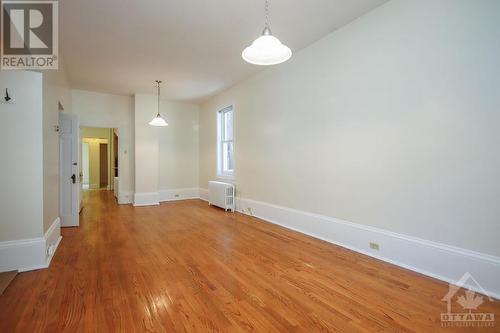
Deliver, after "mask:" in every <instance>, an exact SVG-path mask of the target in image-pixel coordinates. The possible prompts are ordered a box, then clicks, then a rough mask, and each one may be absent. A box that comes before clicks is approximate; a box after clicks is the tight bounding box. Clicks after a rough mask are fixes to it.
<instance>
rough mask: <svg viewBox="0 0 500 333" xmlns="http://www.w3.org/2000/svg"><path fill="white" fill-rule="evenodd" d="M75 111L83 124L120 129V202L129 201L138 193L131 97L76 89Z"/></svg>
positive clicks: (74, 91)
mask: <svg viewBox="0 0 500 333" xmlns="http://www.w3.org/2000/svg"><path fill="white" fill-rule="evenodd" d="M72 98H73V110H72V112H73V113H75V114H78V115H79V117H80V126H82V127H108V128H116V129H117V130H118V146H119V147H118V154H119V156H118V168H119V173H120V174H119V179H120V180H119V181H120V185H119V189H120V193H119V202H120V203H128V202H131V200H132V193H133V192H134V136H133V133H134V129H133V124H134V121H133V116H134V113H133V108H134V106H133V99H132V97H131V96H121V95H112V94H104V93H96V92H90V91H83V90H73V91H72Z"/></svg>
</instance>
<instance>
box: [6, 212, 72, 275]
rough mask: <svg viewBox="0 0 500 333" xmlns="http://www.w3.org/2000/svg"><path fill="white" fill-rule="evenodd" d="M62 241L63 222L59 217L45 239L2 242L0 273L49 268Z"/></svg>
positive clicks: (48, 230)
mask: <svg viewBox="0 0 500 333" xmlns="http://www.w3.org/2000/svg"><path fill="white" fill-rule="evenodd" d="M61 239H62V236H61V220H60V218H59V217H58V218H56V219H55V220H54V222H52V224H51V226H50V227H49V229H47V231H46V232H45V234H44V236H43V237H38V238H31V239H20V240H13V241H4V242H0V272H6V271H11V270H18V271H19V272H25V271H31V270H35V269H41V268H47V267H49V265H50V262H51V260H52V258H53V256H54V254H55V252H56V250H57V247H58V246H59V244H60V242H61Z"/></svg>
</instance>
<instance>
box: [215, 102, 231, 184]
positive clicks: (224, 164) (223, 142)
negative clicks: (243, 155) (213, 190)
mask: <svg viewBox="0 0 500 333" xmlns="http://www.w3.org/2000/svg"><path fill="white" fill-rule="evenodd" d="M218 117H219V123H218V132H219V142H218V146H219V149H218V156H217V158H218V163H217V164H218V173H220V174H221V175H227V176H230V175H231V174H232V173H233V172H234V145H233V135H234V131H233V127H234V126H233V108H232V106H231V107H228V108H226V109H223V110H221V111H219V114H218Z"/></svg>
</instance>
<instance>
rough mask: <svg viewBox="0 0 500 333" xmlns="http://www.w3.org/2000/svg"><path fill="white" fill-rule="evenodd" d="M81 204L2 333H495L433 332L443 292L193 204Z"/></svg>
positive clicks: (17, 285) (494, 306)
mask: <svg viewBox="0 0 500 333" xmlns="http://www.w3.org/2000/svg"><path fill="white" fill-rule="evenodd" d="M84 199H85V208H84V210H83V212H82V215H81V226H80V227H79V228H65V229H63V230H62V234H63V240H62V241H61V244H60V246H59V249H58V250H57V253H56V255H55V257H54V258H53V260H52V264H51V266H50V268H49V269H46V270H38V271H32V272H25V273H20V274H19V275H18V276H17V277H16V279H15V280H14V281H13V282H12V283H11V285H10V286H9V288H8V289H7V290H6V291H5V292H4V294H3V295H2V296H0V309H1V311H0V332H500V327H499V326H500V323H499V324H497V325H496V326H494V327H483V328H477V327H474V328H470V327H465V328H464V327H462V328H460V327H441V322H440V314H441V313H442V312H445V311H446V303H444V302H443V301H441V299H442V297H443V296H444V295H445V294H446V293H447V291H448V285H447V284H446V283H444V282H441V281H438V280H435V279H432V278H428V277H425V276H423V275H420V274H418V273H415V272H411V271H408V270H405V269H402V268H399V267H397V266H394V265H391V264H388V263H385V262H382V261H379V260H376V259H373V258H370V257H367V256H364V255H361V254H358V253H355V252H353V251H350V250H347V249H344V248H342V247H339V246H336V245H332V244H329V243H326V242H323V241H321V240H317V239H314V238H312V237H309V236H306V235H303V234H300V233H297V232H294V231H291V230H288V229H285V228H282V227H280V226H276V225H273V224H269V223H267V222H264V221H261V220H258V219H256V218H252V217H249V216H245V215H242V214H232V213H229V212H227V213H226V212H224V211H223V210H221V209H218V208H215V207H209V206H208V205H207V203H206V202H203V201H201V200H188V201H178V202H170V203H164V204H161V205H160V206H159V207H132V206H129V205H122V206H118V205H117V204H116V201H115V199H114V198H113V196H112V193H111V192H109V191H89V192H86V193H85V197H84ZM484 300H485V302H484V304H482V305H481V307H480V310H481V311H482V312H490V313H494V314H495V315H496V317H497V318H499V319H500V304H499V303H498V302H497V301H494V302H489V301H487V300H486V299H484ZM458 310H460V309H458ZM461 312H465V311H461ZM499 319H497V321H498V320H499Z"/></svg>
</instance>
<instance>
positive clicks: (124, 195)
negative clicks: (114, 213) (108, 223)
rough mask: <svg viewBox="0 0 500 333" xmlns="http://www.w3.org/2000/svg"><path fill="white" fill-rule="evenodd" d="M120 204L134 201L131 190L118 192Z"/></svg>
mask: <svg viewBox="0 0 500 333" xmlns="http://www.w3.org/2000/svg"><path fill="white" fill-rule="evenodd" d="M117 200H118V204H119V205H126V204H130V203H132V198H131V193H130V192H119V193H118V198H117Z"/></svg>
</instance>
